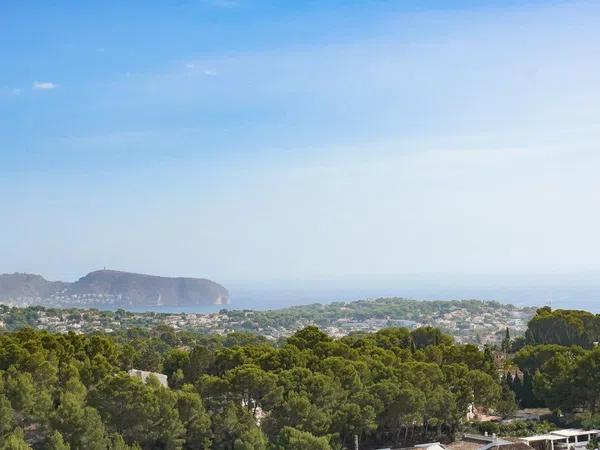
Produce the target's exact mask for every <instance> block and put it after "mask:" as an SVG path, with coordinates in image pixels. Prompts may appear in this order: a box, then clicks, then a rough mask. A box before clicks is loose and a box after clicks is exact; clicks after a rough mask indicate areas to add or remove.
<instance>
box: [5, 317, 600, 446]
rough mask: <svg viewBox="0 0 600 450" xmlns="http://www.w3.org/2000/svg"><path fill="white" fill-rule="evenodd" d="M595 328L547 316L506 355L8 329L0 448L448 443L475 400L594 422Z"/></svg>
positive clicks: (308, 335) (421, 341) (433, 343)
mask: <svg viewBox="0 0 600 450" xmlns="http://www.w3.org/2000/svg"><path fill="white" fill-rule="evenodd" d="M597 321H598V318H597V317H596V316H593V315H589V313H583V312H565V311H551V310H549V309H548V308H544V309H541V310H539V311H538V313H537V315H536V316H535V317H534V318H533V319H532V321H531V322H530V329H529V330H528V332H527V334H526V336H525V337H524V338H523V339H516V340H511V339H510V336H509V335H508V333H507V336H506V339H505V342H503V344H502V347H501V348H498V349H494V348H491V347H485V348H481V349H480V348H478V347H477V346H475V345H471V344H457V343H455V342H454V341H453V339H452V338H451V337H450V336H447V335H444V334H443V333H442V332H440V331H439V330H437V329H435V328H431V327H423V328H418V329H416V330H413V331H409V330H407V329H404V328H387V329H383V330H380V331H379V332H376V333H371V334H366V333H355V334H351V335H349V336H346V337H343V338H341V339H332V338H330V337H329V336H327V335H326V334H324V333H323V332H321V331H320V330H319V329H318V328H316V327H308V328H305V329H303V330H300V331H298V332H296V333H295V334H294V335H292V336H290V337H289V338H287V339H285V340H281V341H278V342H272V341H267V340H266V339H265V338H263V337H261V336H258V335H253V334H250V333H232V334H230V335H227V336H217V335H206V334H198V333H191V332H185V331H183V332H175V331H174V330H173V329H171V328H168V327H166V326H161V327H157V328H155V329H152V330H147V329H142V328H131V329H129V330H126V331H121V332H118V333H112V334H93V335H85V334H75V333H72V332H70V333H65V334H53V333H49V332H47V331H39V330H33V329H30V328H23V329H21V330H18V331H14V332H5V333H3V334H1V335H0V449H28V448H34V449H55V450H56V449H91V450H95V449H98V450H100V449H103V450H105V449H218V450H238V449H239V450H242V449H243V450H246V449H247V450H251V449H252V450H260V449H265V450H266V449H269V450H284V449H286V450H295V449H297V450H326V449H331V450H333V449H338V450H339V449H344V448H353V442H354V436H358V438H359V442H360V448H361V449H369V448H377V447H381V446H384V445H387V446H389V445H398V446H406V445H408V444H410V443H416V442H426V441H432V440H436V441H437V440H439V441H444V442H447V441H449V440H451V439H453V438H454V436H455V435H456V434H457V433H459V432H460V431H462V430H464V429H465V427H466V426H467V424H466V418H465V416H466V413H467V411H468V409H469V405H471V404H475V405H477V407H479V408H481V409H483V410H489V411H493V412H495V413H496V414H499V415H501V416H510V415H511V414H512V413H513V412H514V411H515V409H516V408H517V406H518V405H520V406H548V407H549V408H551V409H552V411H553V412H554V415H555V416H556V418H557V420H558V418H560V420H575V421H579V422H578V423H579V424H580V425H582V426H593V425H594V424H595V423H597V421H598V415H597V414H598V413H599V412H600V411H598V408H599V407H600V371H599V370H598V368H599V367H600V349H599V348H597V347H595V346H594V344H593V342H595V341H594V340H593V339H595V337H594V336H597V335H595V334H594V333H596V332H597V329H598V328H597ZM547 327H548V328H547ZM558 327H560V330H561V331H560V333H556V332H552V331H550V330H557V329H558ZM559 339H560V342H557V340H559ZM586 339H587V340H586ZM590 339H591V341H590ZM498 355H503V356H504V357H503V358H498ZM132 368H135V369H140V370H147V371H152V372H157V373H163V374H166V375H167V376H168V384H169V386H168V387H164V386H162V385H161V383H160V382H159V379H158V378H157V377H154V376H150V377H149V378H148V380H147V382H146V383H144V382H142V381H141V379H139V378H137V377H132V376H130V375H129V374H128V373H127V371H128V370H129V369H132Z"/></svg>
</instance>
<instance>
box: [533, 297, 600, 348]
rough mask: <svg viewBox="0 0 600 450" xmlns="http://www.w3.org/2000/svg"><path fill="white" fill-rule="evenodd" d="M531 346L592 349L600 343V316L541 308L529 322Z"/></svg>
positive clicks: (583, 312)
mask: <svg viewBox="0 0 600 450" xmlns="http://www.w3.org/2000/svg"><path fill="white" fill-rule="evenodd" d="M525 339H526V343H528V344H530V345H539V344H557V345H564V346H572V345H579V346H581V347H584V348H592V347H593V346H594V343H595V342H596V343H597V342H598V341H600V315H594V314H592V313H590V312H587V311H576V310H565V309H558V310H554V311H553V310H552V309H551V308H549V307H545V308H540V309H538V311H537V314H536V315H535V316H534V317H533V318H532V319H531V321H530V322H529V326H528V330H527V333H526V336H525Z"/></svg>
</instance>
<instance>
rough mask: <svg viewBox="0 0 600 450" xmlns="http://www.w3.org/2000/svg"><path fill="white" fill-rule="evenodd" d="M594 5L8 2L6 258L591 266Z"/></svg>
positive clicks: (352, 267) (35, 267)
mask: <svg viewBox="0 0 600 450" xmlns="http://www.w3.org/2000/svg"><path fill="white" fill-rule="evenodd" d="M599 51H600V6H599V5H598V4H597V2H570V1H530V2H526V1H426V0H425V1H414V2H411V1H402V2H391V1H319V2H313V1H306V2H284V1H252V0H206V1H201V0H173V1H170V0H163V1H160V2H159V1H143V2H142V1H127V2H122V1H119V2H117V1H112V0H107V1H103V2H70V1H54V2H41V1H40V2H35V1H29V2H16V1H10V0H9V1H4V2H2V5H0V56H1V57H2V61H3V64H2V67H1V68H2V70H0V118H1V119H0V204H2V214H1V215H0V272H13V271H26V272H38V273H42V274H45V275H47V276H48V277H50V278H62V279H72V278H75V277H77V276H78V275H81V274H83V273H85V272H87V271H90V270H93V269H96V268H99V267H103V266H107V267H111V268H118V269H125V270H132V271H139V272H149V273H159V274H165V275H190V276H208V277H212V278H215V279H218V280H230V279H236V280H240V279H241V280H243V279H248V280H262V279H298V278H299V279H303V278H319V277H338V276H346V275H352V274H361V275H390V274H406V273H422V272H444V273H475V272H491V273H496V272H519V271H542V272H544V271H589V270H600V258H599V257H598V256H597V255H599V254H600V239H598V238H597V233H598V230H599V229H600V209H598V208H597V207H596V205H597V202H598V201H597V196H598V192H600V177H598V176H597V174H598V172H599V170H600V153H599V148H598V145H599V144H598V143H599V142H600V139H599V138H600V123H599V122H600V87H599V81H600V60H599V58H598V57H597V56H598V53H599Z"/></svg>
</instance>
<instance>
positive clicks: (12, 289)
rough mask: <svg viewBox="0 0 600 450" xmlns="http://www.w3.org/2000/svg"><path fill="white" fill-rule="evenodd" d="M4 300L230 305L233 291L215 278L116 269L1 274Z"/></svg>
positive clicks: (20, 302) (54, 303) (66, 304)
mask: <svg viewBox="0 0 600 450" xmlns="http://www.w3.org/2000/svg"><path fill="white" fill-rule="evenodd" d="M0 302H3V303H8V304H11V305H17V306H23V305H33V304H35V305H46V306H62V307H98V306H100V307H101V306H111V307H131V306H161V305H169V306H193V305H209V304H227V303H228V302H229V293H228V292H227V289H225V288H224V287H223V286H221V285H220V284H217V283H215V282H214V281H211V280H206V279H200V278H181V277H178V278H168V277H159V276H153V275H143V274H137V273H130V272H120V271H116V270H98V271H95V272H91V273H89V274H87V275H85V276H84V277H82V278H80V279H79V280H77V281H76V282H74V283H65V282H61V281H48V280H46V279H45V278H43V277H42V276H40V275H34V274H21V273H15V274H4V275H0Z"/></svg>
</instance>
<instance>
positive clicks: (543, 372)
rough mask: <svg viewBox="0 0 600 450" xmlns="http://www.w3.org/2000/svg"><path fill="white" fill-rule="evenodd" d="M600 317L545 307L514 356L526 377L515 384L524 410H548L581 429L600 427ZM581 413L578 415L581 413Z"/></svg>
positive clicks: (520, 378) (540, 310) (512, 382)
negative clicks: (538, 408) (565, 416)
mask: <svg viewBox="0 0 600 450" xmlns="http://www.w3.org/2000/svg"><path fill="white" fill-rule="evenodd" d="M599 336H600V316H598V315H593V314H591V313H588V312H585V311H570V310H556V311H552V310H551V309H550V308H547V307H546V308H541V309H539V310H538V312H537V314H536V316H535V317H534V318H533V319H532V320H531V321H530V323H529V328H528V330H527V333H526V338H525V343H526V344H527V345H525V346H524V347H522V348H521V349H519V350H518V351H517V352H516V354H515V355H514V357H513V361H514V363H515V364H516V365H517V366H518V368H519V371H520V373H519V374H517V375H516V376H515V377H514V378H512V379H511V380H510V383H511V385H512V387H513V390H514V392H515V393H516V396H517V399H518V400H519V402H520V403H521V405H522V406H547V407H549V408H550V409H551V410H553V411H554V412H555V413H556V416H557V417H559V416H563V414H567V415H568V416H571V417H573V418H575V420H577V421H578V425H580V426H590V427H597V426H598V425H600V416H599V415H598V413H600V347H598V345H597V341H598V338H599ZM576 413H578V414H576Z"/></svg>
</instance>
